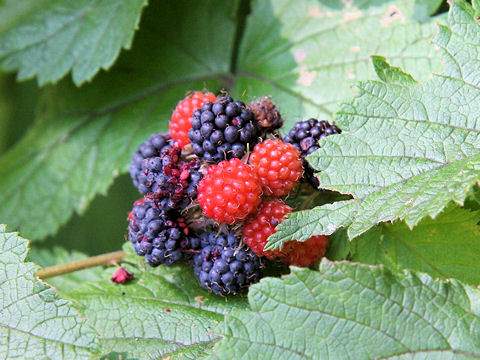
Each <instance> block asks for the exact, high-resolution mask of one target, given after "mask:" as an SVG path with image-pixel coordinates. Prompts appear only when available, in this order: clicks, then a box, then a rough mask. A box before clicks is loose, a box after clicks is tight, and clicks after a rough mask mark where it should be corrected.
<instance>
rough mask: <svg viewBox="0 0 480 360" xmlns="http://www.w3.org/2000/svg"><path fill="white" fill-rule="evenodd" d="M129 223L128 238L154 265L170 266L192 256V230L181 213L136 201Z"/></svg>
mask: <svg viewBox="0 0 480 360" xmlns="http://www.w3.org/2000/svg"><path fill="white" fill-rule="evenodd" d="M128 220H129V224H128V239H129V240H130V241H131V242H132V244H133V248H134V250H135V252H136V253H137V254H138V255H140V256H145V260H146V262H147V263H148V264H149V265H150V266H158V265H167V266H170V265H173V264H174V263H176V262H178V261H180V260H182V259H184V254H188V253H186V252H185V250H186V247H187V244H188V241H187V240H186V237H185V234H186V233H188V231H187V228H186V226H185V223H184V220H183V219H182V218H181V217H180V216H179V214H178V213H177V212H175V211H168V212H167V211H165V210H163V209H162V208H161V207H159V206H158V205H157V203H156V202H155V201H153V200H152V199H149V198H148V197H145V198H143V199H141V200H138V201H136V202H135V204H134V206H133V209H132V211H131V212H130V214H129V216H128Z"/></svg>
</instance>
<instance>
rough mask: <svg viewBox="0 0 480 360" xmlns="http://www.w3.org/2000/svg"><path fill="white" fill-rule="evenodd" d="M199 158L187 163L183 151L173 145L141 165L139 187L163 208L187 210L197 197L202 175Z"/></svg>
mask: <svg viewBox="0 0 480 360" xmlns="http://www.w3.org/2000/svg"><path fill="white" fill-rule="evenodd" d="M200 168H201V164H200V160H199V159H198V158H194V159H192V160H190V161H184V160H182V158H181V149H180V148H179V147H178V146H177V145H173V146H172V147H170V148H169V149H164V150H163V151H162V154H161V155H160V156H157V157H151V158H148V159H145V160H144V161H143V163H142V176H141V177H139V182H140V185H142V186H143V189H144V190H146V192H147V193H149V196H150V197H151V198H153V199H155V200H156V201H157V202H158V204H159V205H160V206H161V207H162V208H164V209H167V208H185V207H186V206H187V205H189V203H190V202H191V201H192V200H193V199H195V198H196V196H197V184H198V182H199V181H200V180H201V179H202V177H203V175H202V173H201V171H200Z"/></svg>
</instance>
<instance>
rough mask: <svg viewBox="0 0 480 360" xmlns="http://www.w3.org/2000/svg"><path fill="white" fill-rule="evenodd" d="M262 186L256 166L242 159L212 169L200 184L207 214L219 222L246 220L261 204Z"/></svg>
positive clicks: (221, 163)
mask: <svg viewBox="0 0 480 360" xmlns="http://www.w3.org/2000/svg"><path fill="white" fill-rule="evenodd" d="M261 195H262V188H261V186H260V183H259V182H258V178H257V177H256V176H255V173H254V171H253V170H252V168H251V167H250V166H248V165H246V164H244V163H242V162H241V161H240V160H239V159H231V160H228V161H227V160H224V161H222V162H220V163H219V164H218V165H212V166H210V167H209V168H208V172H207V175H205V177H204V178H203V179H202V180H201V181H200V183H199V184H198V203H199V204H200V206H201V208H202V211H203V213H204V214H205V215H206V216H208V217H211V218H212V219H214V220H215V221H217V222H219V223H227V224H233V223H235V222H237V221H238V220H241V219H244V218H245V217H246V216H247V215H248V214H250V213H252V212H253V211H255V210H256V208H257V206H258V205H259V204H260V196H261Z"/></svg>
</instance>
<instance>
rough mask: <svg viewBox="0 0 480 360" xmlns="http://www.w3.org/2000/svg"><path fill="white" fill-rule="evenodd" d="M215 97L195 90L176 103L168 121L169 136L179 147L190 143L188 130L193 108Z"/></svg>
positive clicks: (199, 106) (213, 99)
mask: <svg viewBox="0 0 480 360" xmlns="http://www.w3.org/2000/svg"><path fill="white" fill-rule="evenodd" d="M215 99H216V97H215V95H213V94H212V93H210V92H207V93H202V92H200V91H197V92H195V93H193V94H190V95H188V96H187V97H186V98H185V99H183V100H182V101H180V102H179V103H178V104H177V107H176V108H175V110H174V111H173V114H172V118H171V121H170V136H171V137H172V139H174V140H175V141H176V142H177V143H178V145H179V146H180V147H181V148H184V147H185V146H186V145H188V144H190V139H189V138H188V130H190V129H191V128H192V117H193V113H194V112H195V110H198V109H200V108H201V107H202V106H203V104H205V103H207V102H215Z"/></svg>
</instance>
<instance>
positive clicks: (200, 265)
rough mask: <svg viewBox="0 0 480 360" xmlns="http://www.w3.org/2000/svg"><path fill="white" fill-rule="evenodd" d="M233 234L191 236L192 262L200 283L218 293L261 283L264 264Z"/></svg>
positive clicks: (231, 293)
mask: <svg viewBox="0 0 480 360" xmlns="http://www.w3.org/2000/svg"><path fill="white" fill-rule="evenodd" d="M240 244H241V239H240V238H239V237H236V236H235V235H234V234H233V233H228V234H226V235H217V234H216V233H203V234H201V235H200V236H198V237H193V238H190V246H191V247H192V249H196V250H197V253H196V254H195V255H194V256H193V259H192V264H193V268H194V274H195V276H196V277H197V278H198V280H199V281H200V285H202V286H203V287H204V288H206V289H208V290H210V291H212V292H213V293H214V294H217V295H235V294H237V293H239V292H241V291H242V290H244V289H246V288H247V287H248V286H249V285H250V284H252V283H255V282H257V281H258V280H259V279H260V277H261V270H262V263H261V261H260V258H259V257H258V256H257V255H255V254H254V253H253V251H252V250H250V249H249V248H247V247H245V246H243V247H242V246H241V245H240Z"/></svg>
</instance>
